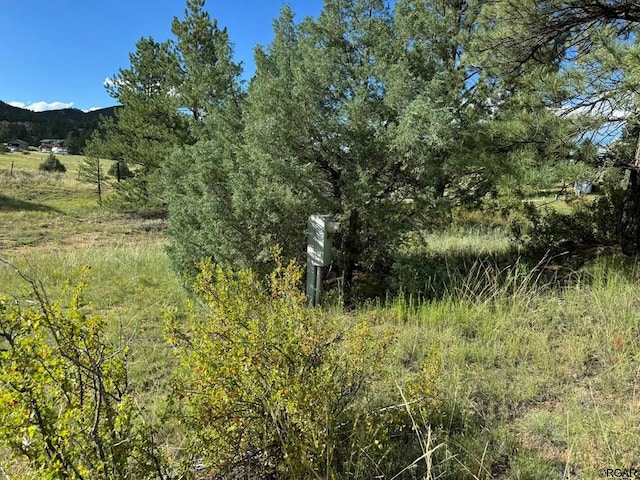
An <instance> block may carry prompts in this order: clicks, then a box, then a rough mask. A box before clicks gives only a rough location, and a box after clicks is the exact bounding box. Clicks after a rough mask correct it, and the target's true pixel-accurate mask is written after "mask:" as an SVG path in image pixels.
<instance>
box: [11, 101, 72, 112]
mask: <svg viewBox="0 0 640 480" xmlns="http://www.w3.org/2000/svg"><path fill="white" fill-rule="evenodd" d="M9 105H11V106H13V107H18V108H24V109H26V110H31V111H32V112H45V111H48V110H62V109H64V108H72V107H73V102H68V103H65V102H33V103H24V102H9Z"/></svg>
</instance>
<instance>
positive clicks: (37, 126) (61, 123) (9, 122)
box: [0, 101, 116, 153]
mask: <svg viewBox="0 0 640 480" xmlns="http://www.w3.org/2000/svg"><path fill="white" fill-rule="evenodd" d="M115 108H116V107H108V108H102V109H100V110H93V111H91V112H83V111H82V110H78V109H77V108H65V109H64V110H50V111H46V112H32V111H31V110H25V109H23V108H18V107H13V106H11V105H9V104H7V103H5V102H3V101H0V143H4V142H8V141H10V140H14V139H16V138H19V139H21V140H24V141H25V142H29V145H38V143H39V142H40V140H42V139H44V138H61V139H65V140H66V139H69V138H71V139H72V141H71V142H67V143H68V144H70V145H69V147H70V152H71V153H80V151H81V150H82V148H83V147H84V143H85V141H86V140H87V139H88V138H89V137H90V136H91V133H92V132H93V131H94V130H96V129H97V128H98V125H99V122H100V117H113V115H114V111H115Z"/></svg>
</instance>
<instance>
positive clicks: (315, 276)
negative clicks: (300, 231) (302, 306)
mask: <svg viewBox="0 0 640 480" xmlns="http://www.w3.org/2000/svg"><path fill="white" fill-rule="evenodd" d="M339 231H340V223H338V222H336V220H335V218H334V217H333V215H311V216H310V217H309V220H308V222H307V298H308V299H309V305H311V306H315V305H319V304H320V293H321V290H322V269H323V267H328V266H329V265H331V250H332V249H333V234H334V233H337V232H339Z"/></svg>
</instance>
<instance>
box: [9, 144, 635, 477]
mask: <svg viewBox="0 0 640 480" xmlns="http://www.w3.org/2000/svg"><path fill="white" fill-rule="evenodd" d="M43 159H44V156H43V155H40V154H37V153H31V154H29V155H22V154H15V153H14V154H0V256H1V257H2V258H3V259H4V260H6V261H7V262H10V263H11V264H12V265H14V266H15V267H17V268H19V269H20V271H22V272H23V273H24V274H26V275H28V276H30V277H32V278H37V279H39V280H41V281H42V282H43V285H44V286H45V288H46V289H47V290H48V291H49V292H51V294H52V295H55V294H56V292H58V291H59V290H60V289H61V288H62V286H63V284H64V283H65V281H67V280H68V279H70V278H73V276H74V272H76V271H77V270H78V269H79V268H80V267H81V266H83V265H89V266H90V267H91V273H90V276H89V278H88V288H87V290H86V297H87V300H89V301H90V302H91V303H92V304H93V306H94V308H95V309H96V310H98V311H99V312H100V313H101V314H102V315H103V316H104V317H105V318H106V319H108V321H109V322H110V325H111V326H112V329H113V331H114V332H116V331H120V332H123V333H124V335H125V336H126V337H127V338H128V339H130V342H131V345H132V364H131V366H130V373H131V376H132V379H133V381H134V383H135V386H136V388H137V389H139V391H140V392H141V398H143V399H144V401H145V402H148V404H149V406H148V409H147V411H148V412H150V414H154V412H156V407H157V405H159V404H162V402H163V398H164V396H165V395H166V394H167V391H168V381H169V379H170V373H169V372H170V371H171V360H170V357H169V355H168V347H167V346H166V343H165V342H164V340H163V335H162V328H161V323H162V321H161V319H162V316H163V312H164V311H165V310H166V309H167V308H168V307H170V306H180V305H182V304H183V303H184V302H186V300H187V296H188V295H187V293H186V292H185V290H184V289H183V288H182V287H181V281H180V279H179V278H178V277H177V276H176V275H175V274H174V273H173V271H172V270H171V268H170V263H169V260H168V258H167V256H166V254H165V251H164V239H163V237H162V231H163V227H164V225H163V222H162V221H160V220H143V219H139V218H135V217H130V216H123V215H117V214H113V213H110V212H108V211H105V210H103V209H101V208H100V207H98V205H97V202H96V195H95V192H93V190H92V186H91V185H85V184H81V183H79V182H77V180H76V173H77V166H78V162H79V160H80V157H74V156H60V159H61V161H62V162H63V163H64V164H65V165H66V166H67V168H68V171H67V173H66V174H63V175H60V174H53V175H51V174H43V173H40V172H38V171H37V166H38V164H39V163H40V162H41V161H42V160H43ZM12 164H13V172H12V171H11V165H12ZM413 241H414V242H418V243H420V245H422V247H421V249H418V250H417V251H418V252H419V254H420V255H422V256H424V257H425V258H426V259H427V261H425V263H424V266H425V267H424V268H431V267H432V265H433V264H432V263H430V262H435V261H436V260H437V261H438V262H439V263H443V262H444V263H448V264H449V265H459V264H460V260H459V259H460V258H461V257H464V258H465V263H464V265H465V266H466V275H465V276H455V277H454V276H451V277H449V278H445V279H444V280H442V279H440V282H441V283H442V282H445V283H446V285H444V286H443V288H441V289H440V290H439V294H438V295H437V296H429V295H425V296H423V297H421V298H417V297H414V296H402V297H393V298H389V299H387V300H386V301H380V302H378V303H371V304H367V305H366V306H362V307H361V308H359V309H357V310H355V311H353V312H349V313H345V312H341V311H338V310H336V311H335V312H334V315H337V316H343V317H344V319H345V322H348V321H349V319H353V318H371V319H375V321H376V322H378V323H380V324H384V325H388V326H391V327H394V328H395V329H396V331H397V337H398V340H397V342H396V344H395V350H394V352H393V365H391V366H390V368H391V369H392V371H394V372H395V378H392V379H390V380H388V381H387V382H388V383H385V384H381V385H379V389H378V390H379V395H380V399H381V401H382V400H383V399H384V400H385V401H389V402H392V401H398V398H397V388H396V386H395V385H396V384H397V383H398V382H400V379H402V378H403V377H405V376H407V375H411V374H413V373H414V372H415V371H416V370H417V369H419V367H420V366H423V365H425V364H427V363H429V362H431V361H432V359H433V358H434V355H437V357H438V358H439V362H438V371H437V376H438V388H437V392H436V394H434V395H435V397H436V398H435V401H434V403H433V411H432V412H431V413H430V414H429V415H428V417H429V418H428V419H424V422H428V423H429V425H430V427H431V428H432V431H433V437H432V439H431V441H432V443H433V445H434V446H439V448H438V449H437V450H434V452H433V453H432V454H431V455H430V456H429V460H431V461H432V462H433V464H434V469H433V471H432V472H433V474H432V478H451V479H457V478H460V479H464V478H468V479H501V480H502V479H505V480H506V479H513V480H515V479H531V480H535V479H569V478H570V479H591V478H602V477H603V476H604V475H603V474H602V470H601V469H612V470H611V475H610V476H611V477H613V476H614V473H615V472H616V470H615V469H627V470H629V469H634V468H635V469H638V470H640V446H639V445H638V438H639V436H640V427H639V426H638V425H640V380H639V379H640V376H639V373H640V372H639V371H638V367H639V364H638V355H639V354H640V343H639V340H638V338H640V293H639V292H638V285H639V284H640V269H638V267H637V266H636V264H635V262H632V261H629V260H624V259H621V258H618V257H615V256H607V257H602V258H595V259H591V260H589V261H587V262H586V264H585V265H584V267H583V268H582V269H581V270H580V271H575V272H571V274H570V275H568V277H567V278H566V279H565V281H564V282H562V284H561V286H558V284H556V283H549V282H547V281H546V280H542V278H546V277H543V276H541V275H540V270H533V271H532V270H531V269H528V268H525V267H523V266H522V265H519V264H517V263H514V264H512V265H511V266H510V267H504V266H503V265H501V264H498V263H496V262H495V259H496V258H497V257H499V256H501V255H503V254H506V252H510V249H511V246H510V244H509V241H508V239H507V237H506V235H505V234H504V233H503V232H502V231H500V230H495V229H492V230H491V229H490V230H488V229H481V228H478V229H461V228H451V229H449V230H448V231H446V232H442V233H439V234H436V233H430V234H428V235H424V236H422V237H417V238H416V239H414V240H413ZM434 259H436V260H434ZM437 271H446V269H445V270H437ZM401 273H402V274H404V275H405V276H406V277H407V278H413V277H411V274H412V271H411V270H410V269H409V268H407V270H406V272H404V273H403V272H401ZM442 276H443V277H446V276H445V275H444V274H443V275H442ZM398 278H403V277H402V275H398ZM436 283H437V282H436ZM0 286H1V288H0V290H1V291H0V293H3V294H9V295H13V296H17V297H20V296H22V295H24V294H25V290H24V283H23V282H22V281H21V280H20V278H19V277H18V276H17V275H16V274H15V272H14V271H13V270H12V269H11V268H9V267H7V266H4V267H1V268H0ZM329 309H330V310H331V307H330V308H329ZM394 395H396V398H394ZM158 408H159V407H158ZM171 428H175V426H172V427H171ZM423 460H424V459H423ZM617 472H622V470H618V471H617ZM394 473H397V472H394ZM604 473H607V471H606V470H605V471H604ZM627 473H628V472H627ZM392 477H393V474H389V475H387V476H383V477H376V478H392ZM394 478H395V477H394ZM398 478H414V477H412V476H410V474H409V473H406V474H405V476H402V477H398Z"/></svg>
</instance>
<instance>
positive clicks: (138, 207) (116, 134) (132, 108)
mask: <svg viewBox="0 0 640 480" xmlns="http://www.w3.org/2000/svg"><path fill="white" fill-rule="evenodd" d="M129 58H130V62H131V65H130V67H129V68H127V69H121V70H120V71H119V73H118V74H117V75H115V76H114V77H113V79H112V80H111V84H110V85H109V87H108V88H109V93H110V94H111V96H112V97H113V98H115V99H116V100H118V101H119V102H120V103H121V104H122V107H120V108H118V109H117V110H116V118H115V119H105V120H103V122H102V134H101V135H94V136H93V138H92V139H91V141H90V142H89V144H88V145H87V154H88V155H89V156H90V157H93V158H107V159H112V160H117V161H119V162H123V163H125V164H126V165H127V166H129V167H131V168H132V170H133V171H134V172H135V177H134V178H132V179H130V181H128V182H126V183H121V184H120V186H119V188H118V198H119V200H120V207H121V208H123V209H125V210H131V211H147V212H158V211H162V210H164V208H165V206H164V199H163V193H162V187H161V183H160V167H161V165H162V163H163V162H165V161H166V159H167V158H168V156H169V154H170V153H171V151H172V150H173V149H175V148H176V147H178V146H180V145H183V144H185V143H186V142H187V141H188V140H189V137H188V133H187V128H186V123H187V122H186V118H185V116H184V115H182V114H181V113H180V112H179V111H178V107H179V102H178V99H177V97H176V95H175V85H176V82H177V72H178V62H177V58H176V55H175V53H174V51H173V50H172V48H171V44H170V43H169V42H161V43H158V42H156V41H154V40H153V39H152V38H143V39H141V40H140V41H138V43H137V45H136V51H135V52H134V53H132V54H131V55H130V56H129Z"/></svg>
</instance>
